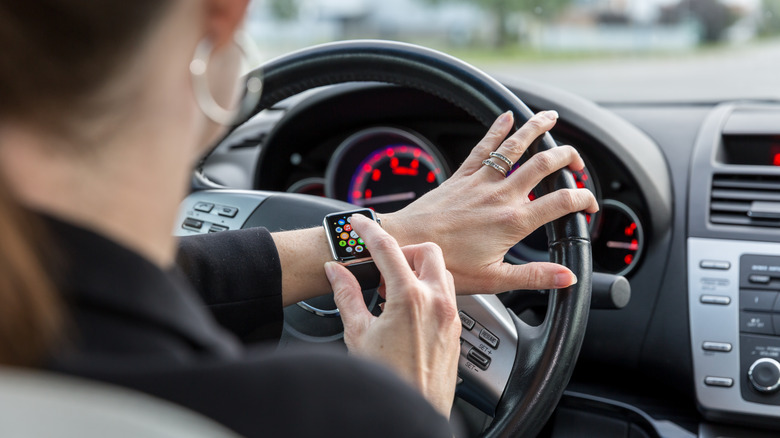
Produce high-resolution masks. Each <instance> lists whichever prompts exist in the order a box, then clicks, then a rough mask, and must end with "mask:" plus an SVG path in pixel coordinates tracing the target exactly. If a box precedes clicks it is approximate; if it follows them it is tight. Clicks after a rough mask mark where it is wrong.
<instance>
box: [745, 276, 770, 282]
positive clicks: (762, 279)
mask: <svg viewBox="0 0 780 438" xmlns="http://www.w3.org/2000/svg"><path fill="white" fill-rule="evenodd" d="M748 281H749V282H751V283H753V284H769V282H770V281H772V277H770V276H768V275H759V274H753V275H751V276H749V277H748Z"/></svg>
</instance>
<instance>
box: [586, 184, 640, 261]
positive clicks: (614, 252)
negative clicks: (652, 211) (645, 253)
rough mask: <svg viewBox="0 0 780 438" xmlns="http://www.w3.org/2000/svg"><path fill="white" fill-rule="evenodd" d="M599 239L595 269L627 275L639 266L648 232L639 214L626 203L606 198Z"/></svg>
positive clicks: (594, 254) (595, 245) (595, 254)
mask: <svg viewBox="0 0 780 438" xmlns="http://www.w3.org/2000/svg"><path fill="white" fill-rule="evenodd" d="M602 210H603V213H602V215H601V224H600V227H599V228H600V229H599V238H598V239H597V240H595V241H594V242H593V265H594V266H593V269H594V270H596V271H601V272H607V273H610V274H617V275H626V274H628V273H629V272H630V271H631V270H632V269H634V267H635V266H636V265H637V263H639V257H640V256H641V255H642V249H643V246H644V240H645V236H644V230H643V228H642V223H641V222H640V221H639V218H638V217H637V215H636V213H634V211H633V210H631V209H630V208H629V207H628V206H626V205H625V204H623V203H622V202H618V201H613V200H611V199H605V200H604V203H603V205H602Z"/></svg>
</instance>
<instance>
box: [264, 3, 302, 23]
mask: <svg viewBox="0 0 780 438" xmlns="http://www.w3.org/2000/svg"><path fill="white" fill-rule="evenodd" d="M268 5H269V7H270V8H271V13H272V14H273V16H274V17H276V18H278V19H280V20H282V21H287V20H292V19H294V18H296V17H298V1H297V0H271V1H270V2H268Z"/></svg>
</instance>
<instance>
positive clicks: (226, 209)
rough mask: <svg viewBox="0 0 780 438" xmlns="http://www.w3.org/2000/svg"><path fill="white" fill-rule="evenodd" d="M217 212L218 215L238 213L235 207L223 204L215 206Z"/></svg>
mask: <svg viewBox="0 0 780 438" xmlns="http://www.w3.org/2000/svg"><path fill="white" fill-rule="evenodd" d="M217 213H218V214H219V215H220V216H225V217H236V215H237V214H238V209H237V208H236V207H227V206H224V205H220V206H219V207H217Z"/></svg>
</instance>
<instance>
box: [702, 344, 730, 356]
mask: <svg viewBox="0 0 780 438" xmlns="http://www.w3.org/2000/svg"><path fill="white" fill-rule="evenodd" d="M701 348H702V349H703V350H704V351H717V352H721V353H728V352H730V351H731V348H732V347H731V344H729V343H728V342H710V341H705V342H703V343H702V344H701Z"/></svg>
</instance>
